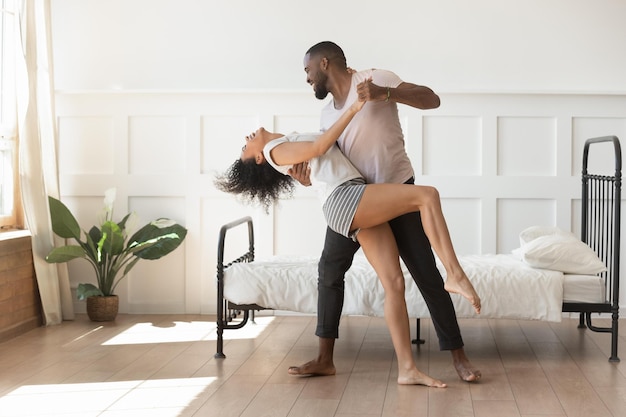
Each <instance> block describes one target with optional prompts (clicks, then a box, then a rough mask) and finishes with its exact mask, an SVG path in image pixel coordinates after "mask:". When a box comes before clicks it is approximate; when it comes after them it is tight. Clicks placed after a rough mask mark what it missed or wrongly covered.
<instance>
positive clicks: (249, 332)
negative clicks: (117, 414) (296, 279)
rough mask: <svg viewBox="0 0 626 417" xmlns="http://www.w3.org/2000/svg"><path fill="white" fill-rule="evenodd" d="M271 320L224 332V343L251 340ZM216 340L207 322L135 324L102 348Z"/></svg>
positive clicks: (211, 324)
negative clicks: (235, 340) (107, 346)
mask: <svg viewBox="0 0 626 417" xmlns="http://www.w3.org/2000/svg"><path fill="white" fill-rule="evenodd" d="M273 320H274V317H270V316H263V317H256V319H255V322H254V323H248V324H246V325H245V326H244V327H242V328H241V329H237V330H234V331H233V330H226V331H225V332H224V339H226V340H234V339H254V338H256V337H257V336H258V335H259V334H261V332H263V330H265V328H266V327H267V326H268V325H269V324H270V323H271V322H272V321H273ZM210 340H217V325H216V324H215V323H214V322H207V321H190V322H184V321H174V322H171V323H168V324H167V325H165V324H159V325H155V324H154V323H137V324H135V325H133V326H132V327H130V328H129V329H127V330H124V331H123V332H121V333H119V334H118V335H116V336H114V337H112V338H111V339H109V340H107V341H106V342H104V343H103V345H105V346H106V345H133V344H146V343H175V342H196V341H210Z"/></svg>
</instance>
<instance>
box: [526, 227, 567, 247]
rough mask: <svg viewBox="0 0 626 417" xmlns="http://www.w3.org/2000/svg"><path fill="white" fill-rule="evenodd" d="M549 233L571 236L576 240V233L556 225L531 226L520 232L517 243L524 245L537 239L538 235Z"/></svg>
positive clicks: (547, 234)
mask: <svg viewBox="0 0 626 417" xmlns="http://www.w3.org/2000/svg"><path fill="white" fill-rule="evenodd" d="M549 235H560V236H563V237H571V238H572V239H574V240H578V238H577V237H576V235H574V234H573V233H571V232H566V231H565V230H561V229H559V228H558V227H556V226H531V227H529V228H527V229H524V230H522V231H521V232H520V234H519V244H520V246H524V245H525V244H527V243H529V242H530V241H532V240H535V239H537V238H538V237H541V236H549Z"/></svg>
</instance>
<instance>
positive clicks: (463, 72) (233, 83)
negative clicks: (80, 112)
mask: <svg viewBox="0 0 626 417" xmlns="http://www.w3.org/2000/svg"><path fill="white" fill-rule="evenodd" d="M52 12H53V18H54V24H55V27H54V49H55V53H54V58H55V68H56V88H57V89H60V90H93V89H95V90H110V89H124V90H128V89H130V90H132V89H149V90H152V89H157V90H163V89H168V90H169V89H184V90H198V89H209V90H213V89H218V90H230V89H254V90H258V89H269V90H273V89H280V90H284V89H306V85H305V84H304V81H305V79H304V73H303V72H302V65H301V64H302V57H303V54H304V52H305V51H306V49H307V48H308V47H309V46H311V45H313V44H314V43H316V42H318V41H321V40H333V41H335V42H337V43H338V44H339V45H341V46H342V47H343V48H344V50H345V53H346V55H347V57H348V63H349V64H350V65H351V66H353V67H354V68H366V67H378V68H388V69H392V70H394V71H395V72H397V73H398V74H399V75H400V76H401V77H403V78H404V79H406V80H411V81H414V82H421V83H424V84H426V85H429V86H432V87H433V88H435V89H436V90H438V91H450V92H459V91H476V90H480V91H484V90H486V91H503V90H504V91H510V90H513V91H528V90H530V91H576V92H581V91H583V92H615V91H620V92H624V91H626V78H625V77H624V76H623V74H625V73H626V54H624V49H625V46H626V45H625V42H626V25H624V19H625V17H626V2H624V1H622V0H594V1H589V0H526V1H520V0H517V1H515V0H475V1H464V0H438V1H431V0H387V1H384V2H383V1H376V2H374V1H370V0H342V1H336V0H318V1H315V2H300V1H293V0H265V1H254V0H239V1H216V0H107V1H99V0H52Z"/></svg>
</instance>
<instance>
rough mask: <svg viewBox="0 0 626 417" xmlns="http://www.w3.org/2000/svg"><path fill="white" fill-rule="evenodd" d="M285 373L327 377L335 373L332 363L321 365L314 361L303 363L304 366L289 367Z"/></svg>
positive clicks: (321, 363)
mask: <svg viewBox="0 0 626 417" xmlns="http://www.w3.org/2000/svg"><path fill="white" fill-rule="evenodd" d="M287 372H289V375H299V376H327V375H335V373H336V372H337V371H336V370H335V365H334V364H333V363H332V362H331V363H323V362H320V361H318V360H317V359H315V360H312V361H309V362H307V363H305V364H304V365H300V366H290V367H289V369H288V370H287Z"/></svg>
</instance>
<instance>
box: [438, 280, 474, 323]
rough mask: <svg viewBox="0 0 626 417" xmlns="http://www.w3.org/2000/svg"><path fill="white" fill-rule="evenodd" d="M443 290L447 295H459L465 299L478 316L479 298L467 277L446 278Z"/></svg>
mask: <svg viewBox="0 0 626 417" xmlns="http://www.w3.org/2000/svg"><path fill="white" fill-rule="evenodd" d="M444 288H445V290H446V291H448V292H449V293H455V294H461V295H462V296H463V297H465V298H467V300H468V301H469V302H470V303H471V304H472V307H474V310H475V311H476V314H480V297H479V296H478V294H477V293H476V290H475V289H474V286H473V285H472V283H471V282H470V280H469V278H467V276H465V275H464V276H463V277H462V278H461V279H452V278H448V279H447V280H446V283H445V284H444Z"/></svg>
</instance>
